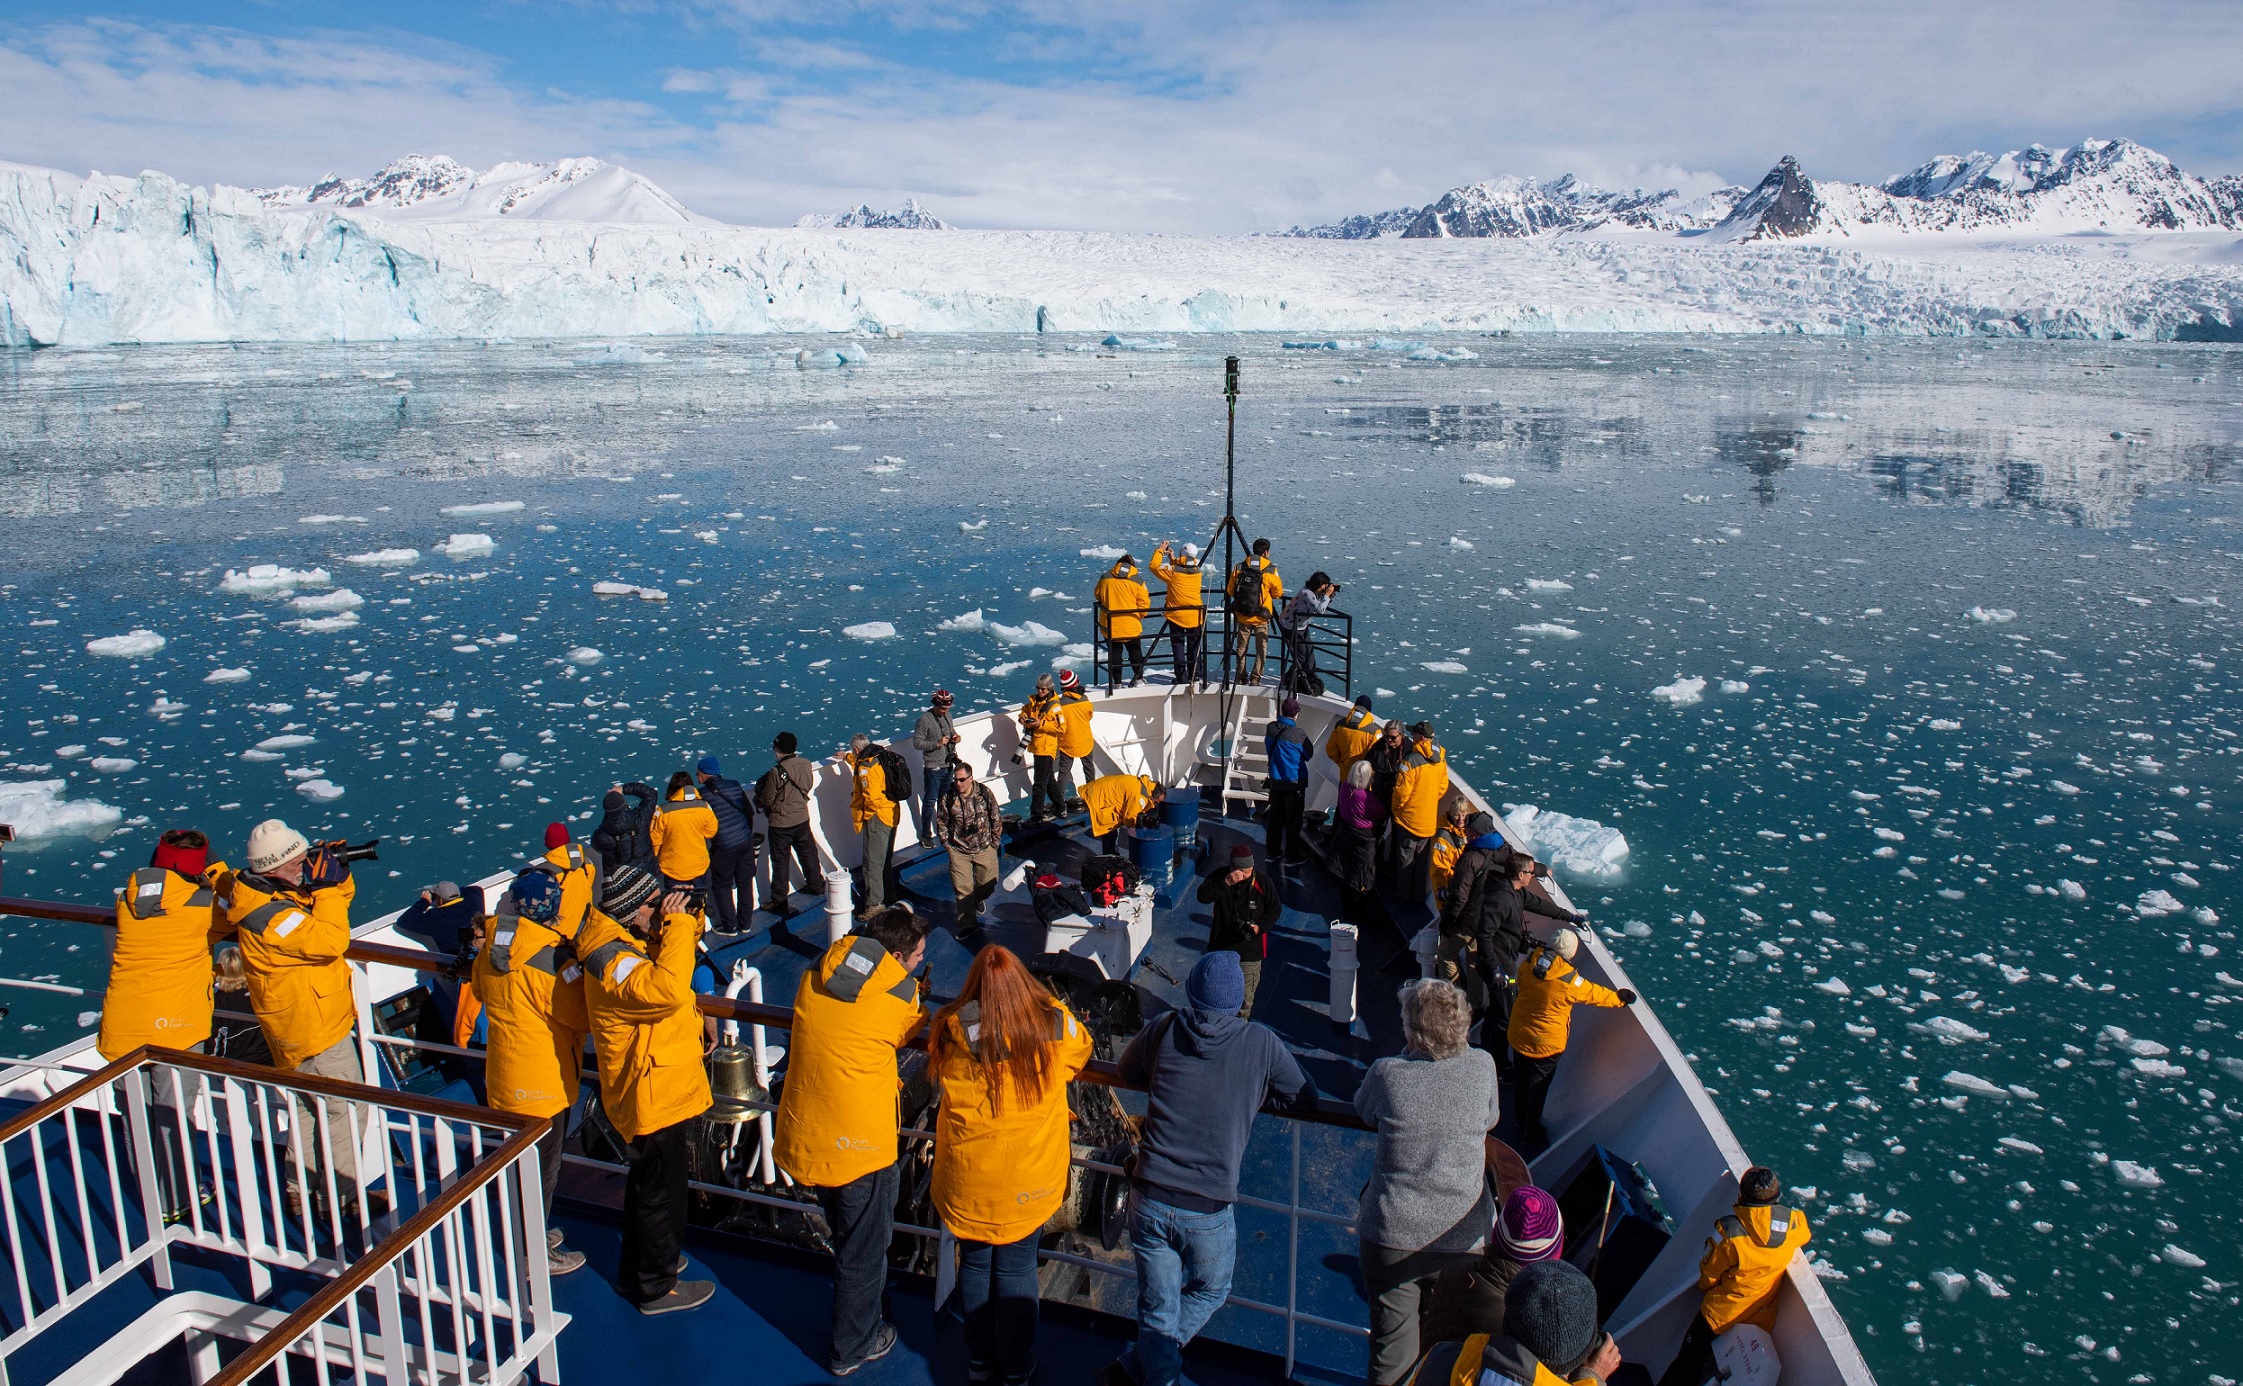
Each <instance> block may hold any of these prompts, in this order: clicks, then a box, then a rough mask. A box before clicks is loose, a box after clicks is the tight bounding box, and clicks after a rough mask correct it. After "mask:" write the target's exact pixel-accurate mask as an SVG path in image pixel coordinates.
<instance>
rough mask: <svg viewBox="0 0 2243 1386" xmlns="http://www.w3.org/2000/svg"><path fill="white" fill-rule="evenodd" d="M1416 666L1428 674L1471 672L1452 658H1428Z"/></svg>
mask: <svg viewBox="0 0 2243 1386" xmlns="http://www.w3.org/2000/svg"><path fill="white" fill-rule="evenodd" d="M1417 667H1418V668H1420V669H1423V670H1424V671H1425V672H1427V673H1428V674H1469V673H1471V672H1472V671H1471V670H1470V669H1467V668H1465V667H1464V666H1463V665H1462V664H1459V663H1458V662H1457V661H1455V660H1453V659H1429V660H1426V661H1424V662H1423V663H1421V664H1419V665H1418V666H1417Z"/></svg>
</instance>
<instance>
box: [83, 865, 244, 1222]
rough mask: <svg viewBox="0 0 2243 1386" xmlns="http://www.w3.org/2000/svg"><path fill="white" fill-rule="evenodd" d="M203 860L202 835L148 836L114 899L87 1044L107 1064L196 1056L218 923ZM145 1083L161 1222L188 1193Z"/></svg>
mask: <svg viewBox="0 0 2243 1386" xmlns="http://www.w3.org/2000/svg"><path fill="white" fill-rule="evenodd" d="M209 858H210V839H208V838H206V837H204V836H203V835H202V834H201V833H199V832H196V831H195V830H194V829H192V828H174V829H172V830H171V831H169V832H166V833H165V834H164V835H163V836H162V837H160V838H158V839H156V849H155V852H154V853H153V854H152V855H151V856H150V857H149V859H148V864H147V865H146V866H144V867H142V868H141V869H139V870H138V871H135V872H133V873H132V878H131V879H130V880H129V881H127V882H126V884H125V888H124V889H123V890H122V891H121V892H119V893H118V896H117V927H116V930H115V931H114V932H113V933H111V934H110V936H109V942H110V950H111V951H110V954H109V987H108V990H107V991H105V992H104V993H103V994H102V1004H101V1033H100V1035H99V1036H98V1037H97V1038H96V1039H95V1041H94V1048H95V1050H96V1051H98V1052H99V1053H100V1055H101V1057H102V1058H103V1059H104V1060H105V1061H107V1062H109V1063H115V1062H116V1061H117V1060H119V1059H121V1058H123V1057H124V1056H125V1055H127V1054H130V1053H131V1052H132V1051H133V1050H135V1049H138V1048H139V1047H140V1046H142V1045H144V1044H152V1045H159V1046H161V1047H163V1048H165V1049H191V1050H197V1051H200V1050H202V1049H204V1048H205V1047H206V1046H207V1044H208V1041H209V1039H210V1031H211V989H212V968H211V959H210V945H211V934H212V930H213V929H214V928H215V927H216V926H217V925H218V924H219V923H221V922H222V921H223V916H222V915H221V914H220V912H219V911H218V908H217V905H216V901H215V899H214V897H213V895H212V893H211V888H210V881H211V879H212V878H214V877H215V876H217V875H221V874H223V873H224V872H225V870H226V867H225V864H224V863H223V862H220V863H218V864H216V865H212V864H211V863H210V860H209ZM148 1087H149V1095H150V1098H151V1103H150V1106H149V1108H148V1120H149V1126H150V1131H151V1136H152V1139H151V1141H150V1144H151V1145H153V1146H154V1155H155V1165H156V1191H157V1193H158V1194H159V1195H160V1196H161V1198H162V1200H163V1208H162V1210H161V1211H162V1213H163V1216H164V1221H166V1222H176V1221H178V1220H179V1219H181V1218H182V1217H184V1216H186V1212H187V1200H188V1198H189V1196H190V1195H189V1191H188V1188H187V1173H186V1170H185V1169H184V1168H183V1167H182V1165H181V1160H180V1153H179V1129H180V1128H179V1111H178V1109H177V1108H176V1107H175V1106H173V1105H172V1093H171V1084H170V1083H169V1082H167V1081H163V1080H161V1079H159V1078H158V1077H157V1076H156V1075H155V1074H154V1073H153V1072H151V1073H150V1074H149V1075H148Z"/></svg>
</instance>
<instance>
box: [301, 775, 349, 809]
mask: <svg viewBox="0 0 2243 1386" xmlns="http://www.w3.org/2000/svg"><path fill="white" fill-rule="evenodd" d="M296 792H297V793H298V794H301V795H303V796H304V797H305V798H307V799H315V800H317V801H319V802H320V803H326V802H327V801H328V800H329V799H340V798H342V797H343V787H342V786H341V785H339V784H337V783H335V782H334V781H333V780H329V779H317V780H299V781H298V782H297V784H296Z"/></svg>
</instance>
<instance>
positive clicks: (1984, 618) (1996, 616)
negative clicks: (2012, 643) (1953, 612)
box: [1963, 606, 2017, 626]
mask: <svg viewBox="0 0 2243 1386" xmlns="http://www.w3.org/2000/svg"><path fill="white" fill-rule="evenodd" d="M1963 615H1965V616H1967V617H1969V618H1970V619H1971V620H1973V621H1976V622H1978V623H1979V624H1980V625H1985V626H1998V625H2004V624H2006V623H2008V622H2010V621H2014V620H2016V619H2017V613H2016V612H2014V611H2011V610H2010V609H2009V608H2008V607H2006V606H1994V607H1986V606H1974V607H1972V608H1971V609H1970V610H1968V611H1966V612H1964V613H1963Z"/></svg>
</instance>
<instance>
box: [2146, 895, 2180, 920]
mask: <svg viewBox="0 0 2243 1386" xmlns="http://www.w3.org/2000/svg"><path fill="white" fill-rule="evenodd" d="M2184 908H2186V906H2184V905H2182V904H2181V902H2180V901H2179V900H2176V899H2174V898H2173V892H2172V891H2169V890H2145V891H2143V892H2142V894H2141V896H2140V898H2139V899H2137V900H2135V902H2134V909H2135V912H2136V913H2138V914H2144V915H2148V916H2150V917H2151V918H2153V919H2154V918H2156V917H2158V916H2159V915H2167V914H2179V913H2180V912H2181V911H2182V910H2183V909H2184Z"/></svg>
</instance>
